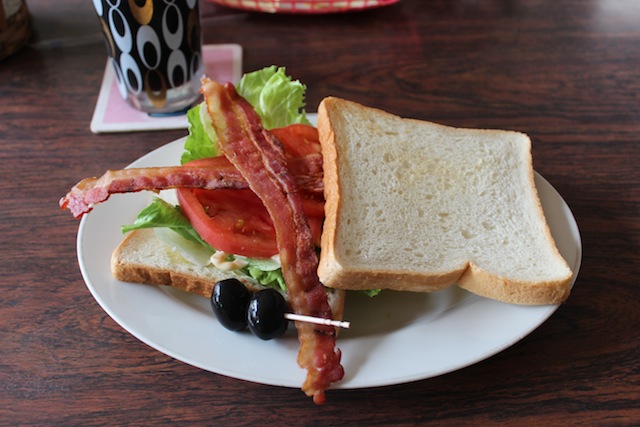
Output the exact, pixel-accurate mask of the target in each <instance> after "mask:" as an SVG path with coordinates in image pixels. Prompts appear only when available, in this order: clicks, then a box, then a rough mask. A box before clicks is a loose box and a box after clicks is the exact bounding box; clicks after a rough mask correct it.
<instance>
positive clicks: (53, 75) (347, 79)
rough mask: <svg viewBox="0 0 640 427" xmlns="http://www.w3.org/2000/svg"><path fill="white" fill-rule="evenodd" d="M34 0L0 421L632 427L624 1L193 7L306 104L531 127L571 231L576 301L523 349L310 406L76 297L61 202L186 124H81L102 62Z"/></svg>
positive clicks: (17, 134) (18, 79)
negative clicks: (161, 347)
mask: <svg viewBox="0 0 640 427" xmlns="http://www.w3.org/2000/svg"><path fill="white" fill-rule="evenodd" d="M28 4H29V8H30V10H31V13H32V16H33V25H34V31H33V37H32V41H31V42H30V44H29V45H28V46H27V47H25V48H24V49H23V50H21V51H20V52H18V53H17V54H15V55H13V56H11V57H9V58H7V59H5V60H4V61H2V62H0V159H1V161H2V169H1V171H0V174H1V176H2V178H1V179H0V189H1V195H2V197H1V201H0V203H1V206H2V208H1V209H0V212H1V213H0V227H1V233H0V247H1V248H2V256H1V257H0V284H1V292H2V294H1V296H0V325H1V327H0V334H1V339H0V342H1V346H0V384H1V386H0V425H37V426H43V425H55V426H66V425H82V426H89V425H171V424H175V425H267V424H272V425H309V426H312V425H313V426H320V425H345V426H355V425H397V426H399V425H426V424H429V425H456V426H458V425H470V426H476V425H497V424H502V425H545V426H549V425H598V426H603V425H633V424H635V425H637V424H638V423H639V422H640V369H639V368H640V347H639V345H640V339H639V338H640V333H639V332H638V331H639V325H640V316H639V315H638V313H640V287H639V282H638V277H640V268H639V265H640V219H639V217H640V167H639V166H638V165H639V163H640V140H639V138H640V137H639V135H640V3H639V2H637V1H636V0H618V1H607V0H529V1H499V0H483V1H462V0H437V1H429V2H426V1H420V0H403V1H401V2H400V3H398V4H396V5H394V6H390V7H387V8H382V9H378V10H371V11H367V12H361V13H353V14H339V15H330V16H285V15H269V14H258V13H247V12H243V11H238V10H231V9H226V8H222V7H219V6H212V5H209V4H203V5H202V8H203V15H204V17H203V23H204V30H203V31H204V39H205V41H206V42H207V43H237V44H240V45H242V47H243V49H244V54H243V64H244V66H243V69H244V71H251V70H255V69H258V68H261V67H263V66H267V65H271V64H278V65H284V66H286V67H287V69H288V71H289V73H290V74H291V75H293V76H294V77H296V78H299V79H301V80H302V81H303V82H304V83H306V84H307V86H308V95H307V101H308V105H309V110H310V111H313V110H314V109H315V107H316V106H317V104H318V103H319V102H320V100H321V99H322V98H323V97H325V96H328V95H337V96H341V97H344V98H348V99H352V100H355V101H358V102H361V103H364V104H368V105H371V106H376V107H379V108H383V109H385V110H388V111H391V112H394V113H397V114H399V115H403V116H407V117H415V118H420V119H427V120H432V121H436V122H441V123H444V124H449V125H455V126H467V127H487V128H504V129H514V130H519V131H523V132H526V133H528V134H529V135H530V136H531V138H532V140H533V141H534V145H533V157H534V165H535V168H536V169H537V171H538V172H540V173H541V174H542V175H543V176H544V177H545V178H546V179H547V180H548V181H549V182H550V183H551V184H552V185H553V186H554V187H555V188H556V189H557V190H558V191H559V193H560V194H561V195H562V196H563V197H564V199H565V200H566V201H567V203H568V205H569V206H570V207H571V209H572V210H573V213H574V215H575V217H576V219H577V223H578V226H579V228H580V231H581V236H582V242H583V245H584V255H583V262H582V269H581V271H580V274H579V277H578V279H577V282H576V284H575V288H574V290H573V293H572V295H571V297H570V298H569V300H568V301H567V302H566V303H565V304H564V305H563V306H562V307H560V308H559V309H558V310H557V312H556V313H555V314H554V315H553V316H552V317H551V318H550V319H549V320H548V321H546V322H545V323H544V324H543V325H542V326H540V327H539V328H538V329H537V330H535V331H534V332H533V333H531V334H530V335H528V336H526V337H524V339H522V340H521V341H520V342H518V343H516V344H515V345H513V346H512V347H510V348H509V349H507V350H505V351H503V352H501V353H499V354H497V355H495V356H493V357H491V358H489V359H487V360H484V361H482V362H480V363H477V364H474V365H472V366H469V367H466V368H464V369H461V370H458V371H455V372H451V373H448V374H446V375H442V376H438V377H435V378H431V379H426V380H422V381H417V382H412V383H409V384H400V385H394V386H387V387H380V388H373V389H365V390H335V391H331V392H329V393H328V403H327V404H326V405H325V406H323V407H316V406H314V405H313V403H312V402H311V401H310V400H309V399H307V398H305V397H304V395H303V394H302V393H301V392H300V391H299V390H297V389H289V388H278V387H272V386H266V385H259V384H253V383H249V382H245V381H240V380H236V379H232V378H227V377H224V376H220V375H217V374H213V373H209V372H205V371H202V370H199V369H197V368H194V367H192V366H189V365H187V364H185V363H182V362H179V361H176V360H174V359H172V358H171V357H169V356H166V355H164V354H163V353H160V352H158V351H156V350H154V349H152V348H151V347H149V346H147V345H145V344H143V343H142V342H140V341H138V340H137V339H136V338H134V337H133V336H132V335H130V334H129V333H127V332H126V331H124V330H123V329H122V328H121V327H120V326H118V325H117V324H116V323H115V322H114V321H113V320H112V319H111V318H110V317H109V316H108V315H107V314H106V313H105V312H104V311H103V310H102V309H101V308H100V307H99V306H98V304H97V303H96V302H95V300H94V299H93V298H92V296H91V295H90V293H89V291H88V290H87V287H86V286H85V284H84V282H83V279H82V276H81V274H80V271H79V268H78V261H77V258H76V234H77V229H78V222H77V221H75V220H73V219H72V218H71V216H70V215H69V213H68V212H61V211H60V210H59V208H58V199H59V198H60V197H61V196H62V195H64V194H65V193H66V192H67V191H68V189H69V188H70V187H71V186H72V185H73V184H75V183H76V182H77V181H78V180H79V179H81V178H84V177H87V176H92V175H97V174H100V173H102V172H103V171H104V170H106V169H108V168H121V167H124V166H125V165H127V164H129V163H130V162H132V161H133V160H135V159H137V158H138V157H140V156H142V155H143V154H145V153H147V152H149V151H150V150H153V149H154V148H157V147H160V146H162V145H164V144H166V143H167V142H170V141H173V140H174V139H176V138H179V137H181V136H183V135H184V133H185V132H184V131H183V130H173V131H162V132H136V133H121V134H101V135H96V134H92V133H91V132H90V130H89V122H90V120H91V117H92V113H93V109H94V106H95V103H96V99H97V94H98V89H99V86H100V82H101V79H102V73H103V70H104V65H105V58H106V51H105V48H104V44H103V41H102V39H101V38H100V34H99V27H98V24H97V21H96V17H95V14H94V12H93V9H92V4H91V2H90V1H86V0H66V1H57V2H49V1H46V0H29V1H28ZM292 363H294V362H293V361H292ZM393 363H394V361H393V360H389V364H390V365H392V364H393Z"/></svg>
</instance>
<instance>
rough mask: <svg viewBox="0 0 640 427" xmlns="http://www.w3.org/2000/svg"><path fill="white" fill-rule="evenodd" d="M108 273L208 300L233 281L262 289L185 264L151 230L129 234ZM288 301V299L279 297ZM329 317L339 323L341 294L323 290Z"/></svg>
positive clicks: (243, 279)
mask: <svg viewBox="0 0 640 427" xmlns="http://www.w3.org/2000/svg"><path fill="white" fill-rule="evenodd" d="M111 272H112V274H113V276H114V277H115V278H116V279H118V280H121V281H123V282H133V283H143V284H148V285H163V286H171V287H174V288H177V289H180V290H182V291H185V292H189V293H193V294H196V295H200V296H203V297H205V298H210V297H211V292H212V291H213V286H214V285H215V283H216V282H218V281H220V280H223V279H228V278H237V279H239V280H240V281H241V282H243V283H244V284H245V286H247V288H248V289H249V290H250V291H252V292H257V291H258V290H260V289H264V287H263V286H262V285H260V284H259V283H257V282H256V281H255V280H253V279H252V278H250V277H248V276H245V275H241V274H236V273H234V272H233V271H227V272H224V271H221V270H219V269H217V268H215V267H214V266H212V265H206V266H204V267H201V266H198V265H196V264H193V263H191V262H189V261H187V260H186V259H185V258H184V257H183V256H182V255H181V254H180V253H179V252H178V251H176V250H174V249H173V248H172V247H170V246H169V245H167V244H166V243H164V242H163V241H162V240H160V239H159V238H158V237H157V235H156V233H155V231H154V230H152V229H141V230H134V231H131V232H129V233H128V234H127V235H126V236H125V238H124V239H123V240H122V242H121V243H120V245H118V247H117V248H116V249H115V250H114V251H113V254H112V255H111ZM283 295H284V297H285V299H286V300H287V301H288V295H286V293H285V294H283ZM327 299H328V300H329V306H330V307H331V313H332V315H333V316H332V317H333V318H334V319H336V320H339V319H342V316H343V313H344V300H345V292H344V291H341V290H335V289H327Z"/></svg>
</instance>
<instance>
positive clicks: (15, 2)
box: [0, 0, 31, 60]
mask: <svg viewBox="0 0 640 427" xmlns="http://www.w3.org/2000/svg"><path fill="white" fill-rule="evenodd" d="M30 35H31V20H30V19H29V11H28V10H27V5H26V3H25V2H24V1H22V0H9V1H2V0H0V60H2V59H4V58H6V57H7V56H9V55H11V54H13V53H15V52H17V51H18V50H20V48H21V47H22V46H24V45H25V44H26V43H27V41H28V40H29V36H30Z"/></svg>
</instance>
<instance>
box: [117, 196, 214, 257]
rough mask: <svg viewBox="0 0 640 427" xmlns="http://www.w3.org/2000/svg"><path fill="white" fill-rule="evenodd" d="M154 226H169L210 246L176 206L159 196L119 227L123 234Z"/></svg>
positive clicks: (193, 240)
mask: <svg viewBox="0 0 640 427" xmlns="http://www.w3.org/2000/svg"><path fill="white" fill-rule="evenodd" d="M155 227H167V228H170V229H171V230H173V231H175V232H176V233H178V234H179V235H180V236H182V237H184V238H185V239H187V240H189V241H191V242H195V243H198V244H200V245H203V246H206V247H209V248H210V247H211V246H209V244H208V243H207V242H205V241H204V240H202V238H201V237H200V235H199V234H198V233H197V232H196V230H194V229H193V226H191V223H190V222H189V220H188V219H187V217H186V216H184V215H183V214H182V212H181V211H180V208H179V207H178V206H173V205H171V204H170V203H167V202H165V201H164V200H162V199H161V198H159V197H154V198H153V200H152V201H151V204H150V205H149V206H147V207H146V208H144V209H142V210H141V211H140V213H139V214H138V216H137V217H136V219H135V221H134V222H133V224H127V225H123V226H122V227H120V229H121V230H122V233H123V234H125V233H128V232H129V231H131V230H137V229H140V228H155Z"/></svg>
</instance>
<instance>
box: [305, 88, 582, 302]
mask: <svg viewBox="0 0 640 427" xmlns="http://www.w3.org/2000/svg"><path fill="white" fill-rule="evenodd" d="M318 130H319V133H320V142H321V144H322V154H323V167H324V188H325V198H326V205H325V213H326V219H325V224H324V229H323V234H322V251H321V259H320V267H319V269H318V274H319V276H320V280H321V281H322V282H323V283H324V285H325V286H328V287H333V288H340V289H394V290H400V291H422V292H429V291H436V290H440V289H444V288H446V287H448V286H450V285H452V284H458V285H459V286H461V287H462V288H465V289H467V290H469V291H471V292H473V293H476V294H478V295H481V296H484V297H488V298H492V299H496V300H499V301H504V302H509V303H516V304H554V303H560V302H562V301H564V300H565V299H566V298H567V297H568V295H569V291H570V282H571V278H572V271H571V269H570V268H569V266H568V265H567V263H566V262H565V260H564V259H563V258H562V256H561V255H560V253H559V252H558V250H557V248H556V245H555V242H554V240H553V237H552V236H551V233H550V231H549V227H548V225H547V222H546V220H545V217H544V212H543V210H542V207H541V204H540V200H539V198H538V193H537V190H536V188H535V184H534V175H533V165H532V158H531V142H530V140H529V138H528V137H527V136H526V135H524V134H522V133H518V132H511V131H500V130H479V129H459V128H452V127H448V126H443V125H439V124H435V123H430V122H424V121H418V120H411V119H404V118H401V117H398V116H395V115H392V114H389V113H386V112H384V111H381V110H378V109H373V108H369V107H365V106H362V105H359V104H357V103H354V102H350V101H346V100H342V99H338V98H326V99H324V100H323V101H322V103H321V104H320V107H319V110H318Z"/></svg>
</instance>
